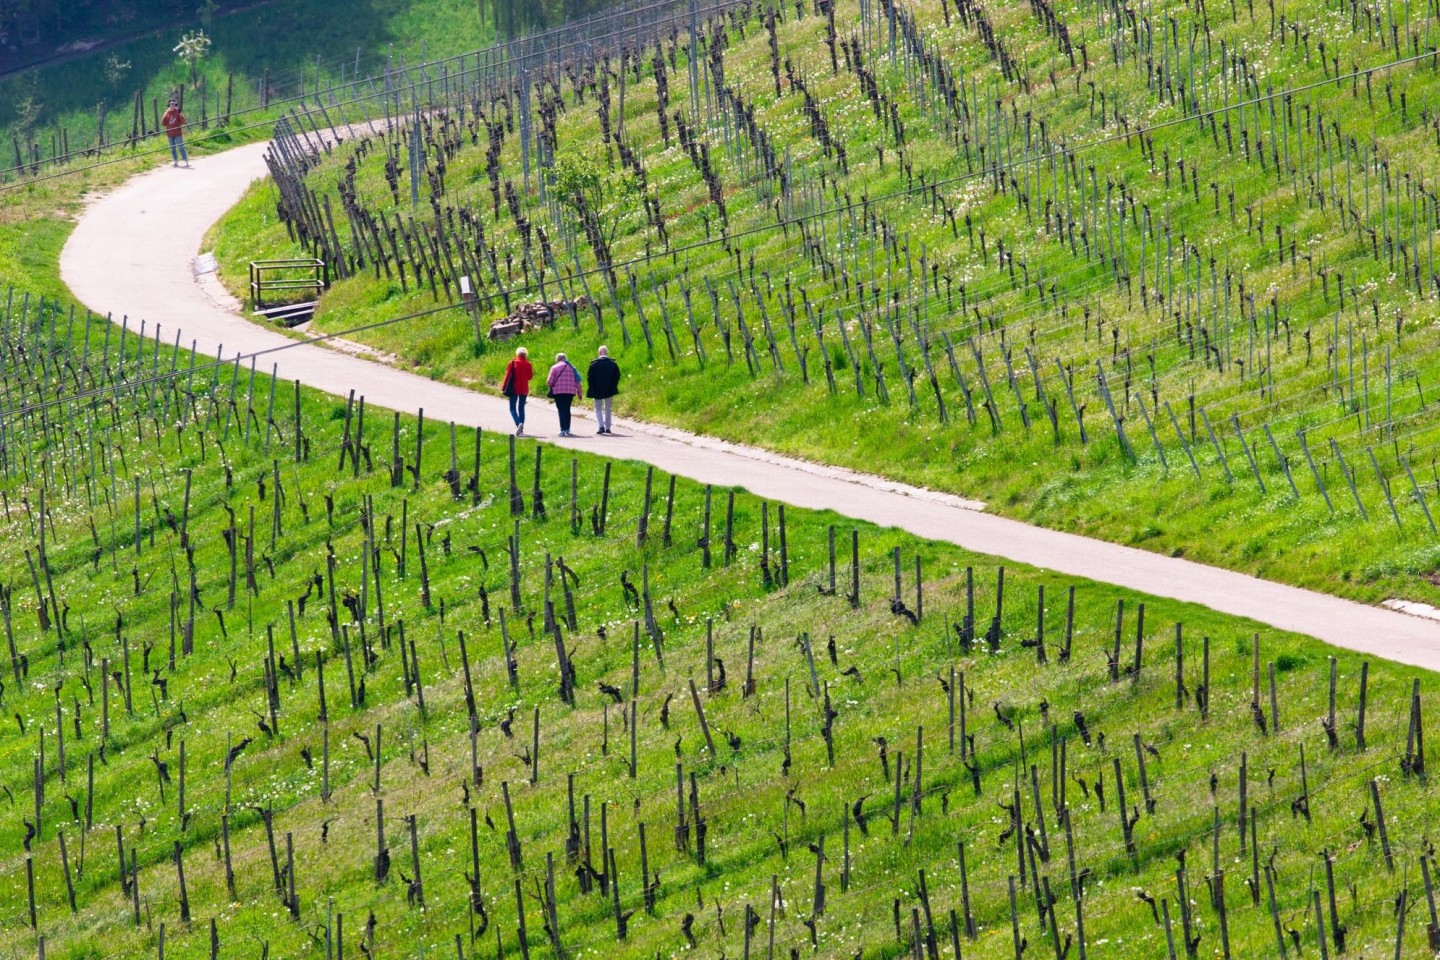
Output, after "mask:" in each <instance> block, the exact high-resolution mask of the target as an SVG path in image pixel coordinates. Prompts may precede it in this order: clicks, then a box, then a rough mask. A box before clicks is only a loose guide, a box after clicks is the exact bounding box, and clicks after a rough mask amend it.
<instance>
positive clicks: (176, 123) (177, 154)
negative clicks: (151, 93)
mask: <svg viewBox="0 0 1440 960" xmlns="http://www.w3.org/2000/svg"><path fill="white" fill-rule="evenodd" d="M160 126H162V127H164V128H165V136H167V137H169V138H170V166H172V167H174V166H178V165H179V163H180V161H182V160H183V161H185V166H187V167H188V166H190V157H189V155H188V154H186V153H185V114H183V113H181V112H180V104H179V103H177V102H176V101H174V100H171V101H170V102H169V103H168V104H166V105H165V114H164V116H162V117H161V118H160Z"/></svg>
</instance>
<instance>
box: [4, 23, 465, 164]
mask: <svg viewBox="0 0 1440 960" xmlns="http://www.w3.org/2000/svg"><path fill="white" fill-rule="evenodd" d="M194 29H196V24H194V23H176V24H174V25H172V26H171V27H169V28H166V29H158V30H153V31H151V32H150V33H148V34H146V35H145V36H143V37H140V38H138V39H135V40H131V41H128V42H125V43H122V44H120V45H119V46H117V47H114V48H111V49H107V50H105V51H97V52H95V53H93V54H90V55H87V56H84V57H81V58H78V59H75V60H70V61H67V62H64V63H61V64H57V65H55V66H50V67H38V68H35V69H32V70H29V71H26V72H25V73H23V74H19V75H16V76H14V77H10V78H8V79H6V80H4V81H0V131H3V132H4V134H5V140H6V142H7V143H8V142H9V140H10V139H11V134H12V133H14V132H17V131H16V124H17V120H18V119H19V118H20V117H21V116H22V115H23V113H24V103H25V101H26V100H27V98H28V99H29V100H30V101H32V103H34V104H38V106H39V112H38V115H33V116H32V117H31V118H30V119H31V124H30V127H29V129H28V131H18V132H20V133H21V134H22V136H25V138H26V139H27V140H34V141H37V142H39V143H41V145H42V153H43V155H44V156H45V157H47V158H48V157H49V156H50V134H51V132H52V131H54V130H59V129H62V128H63V129H65V130H66V131H68V134H69V138H70V146H71V148H72V149H80V148H82V147H85V146H89V145H91V144H93V142H94V140H95V137H96V133H97V129H98V127H97V122H96V116H97V109H98V105H99V104H102V103H103V104H105V105H106V111H107V113H108V114H109V117H108V120H107V123H106V131H107V138H108V139H109V140H110V141H111V142H114V141H123V140H124V139H125V138H126V137H128V136H129V133H130V127H131V112H132V111H131V107H132V101H133V99H134V96H135V93H136V92H137V91H141V92H142V93H143V99H144V102H145V105H146V111H147V123H149V124H150V126H151V128H152V129H153V128H154V122H153V120H152V119H149V113H150V110H151V101H152V100H155V99H158V100H159V101H160V106H161V108H162V109H163V107H164V103H165V100H166V99H167V98H168V97H169V96H171V95H172V94H173V92H174V91H175V90H176V89H177V88H178V87H180V86H184V87H186V91H187V92H186V97H187V100H188V101H189V102H188V103H187V109H186V114H187V116H188V117H189V118H190V119H191V120H192V121H195V122H196V123H198V122H199V121H200V119H201V112H202V111H201V107H200V105H199V104H198V103H196V102H195V101H196V100H197V99H198V98H199V97H201V96H202V95H203V96H205V97H206V98H207V101H208V107H207V108H206V109H207V111H208V116H209V117H210V118H215V117H217V116H219V115H220V113H221V112H222V111H221V109H220V108H219V107H217V100H216V97H217V94H218V95H219V96H220V103H222V104H223V100H224V97H225V93H226V90H227V86H226V85H227V81H228V78H230V77H232V76H233V77H234V90H233V94H232V110H233V111H237V112H238V111H242V110H247V109H252V108H255V107H257V106H258V105H259V97H258V87H259V84H260V81H261V78H262V77H263V76H264V74H265V71H266V70H269V72H270V81H271V85H272V91H273V96H274V97H276V98H279V97H291V96H295V95H297V94H299V93H300V92H301V91H302V88H303V90H304V91H309V92H310V93H311V94H312V95H313V92H314V90H315V85H316V82H317V62H318V63H319V75H318V79H319V81H320V83H321V86H322V87H325V88H327V89H328V87H327V85H338V84H339V83H340V82H341V80H342V76H343V79H345V80H346V81H347V82H350V81H353V80H354V79H355V76H356V67H357V65H358V66H359V68H360V76H361V77H369V76H376V75H379V74H382V73H383V72H384V70H385V68H386V65H387V63H396V64H398V63H400V62H415V61H418V60H421V59H440V58H443V57H449V56H454V55H456V54H460V53H464V52H468V51H471V50H475V49H478V48H480V47H483V46H485V45H486V44H488V43H490V42H491V39H492V36H493V32H492V30H491V27H490V25H489V24H488V23H487V24H484V25H482V24H481V22H480V20H479V15H478V11H477V8H476V5H475V4H473V3H470V2H468V0H422V2H417V3H407V4H401V5H396V4H391V3H384V2H381V0H361V2H358V3H353V4H349V5H347V7H346V11H345V15H344V16H335V9H334V6H333V4H327V3H323V2H319V0H277V2H274V3H267V4H261V5H258V6H256V7H255V8H253V9H246V10H241V11H237V12H234V13H229V14H226V15H223V16H219V17H217V18H216V19H215V20H214V22H213V23H212V25H211V27H210V29H209V30H207V31H206V32H207V33H208V35H209V36H210V37H211V39H212V41H213V45H212V47H211V53H210V55H209V57H207V58H206V59H205V60H204V61H202V63H201V69H200V71H199V73H198V75H197V78H196V81H192V79H191V77H190V75H189V70H188V68H187V67H186V66H185V65H184V64H182V63H180V62H179V61H178V60H177V59H176V56H175V54H174V52H173V47H174V46H175V44H176V42H177V41H178V40H179V39H180V36H181V34H182V33H188V32H191V31H193V30H194ZM112 56H113V57H115V58H117V59H118V60H119V62H121V63H128V64H129V69H128V70H126V71H124V72H123V75H122V76H121V77H119V78H118V82H112V79H111V78H110V77H108V76H107V73H106V61H107V60H108V59H109V58H110V57H112ZM342 71H343V73H342ZM200 77H203V82H204V86H203V88H202V87H201V86H200V84H199V82H198V80H199V78H200ZM5 165H6V166H7V167H9V166H11V165H13V158H12V159H11V160H9V161H7V162H6V164H5Z"/></svg>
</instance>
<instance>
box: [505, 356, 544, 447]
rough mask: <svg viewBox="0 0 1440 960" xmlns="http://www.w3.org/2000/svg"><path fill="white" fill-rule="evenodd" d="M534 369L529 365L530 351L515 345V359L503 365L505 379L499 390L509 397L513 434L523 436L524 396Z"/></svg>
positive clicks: (528, 391)
mask: <svg viewBox="0 0 1440 960" xmlns="http://www.w3.org/2000/svg"><path fill="white" fill-rule="evenodd" d="M534 375H535V369H534V368H533V367H531V366H530V352H529V351H528V350H526V349H525V348H524V347H517V348H516V350H515V359H513V360H511V361H510V362H509V363H507V364H506V365H505V379H504V380H503V381H502V382H501V384H500V392H501V393H503V394H505V396H507V397H509V398H510V419H511V420H514V421H515V436H517V437H523V436H525V398H526V397H528V396H529V395H530V378H531V377H533V376H534Z"/></svg>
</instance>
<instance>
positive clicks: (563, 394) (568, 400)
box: [545, 353, 585, 437]
mask: <svg viewBox="0 0 1440 960" xmlns="http://www.w3.org/2000/svg"><path fill="white" fill-rule="evenodd" d="M545 383H546V385H547V386H548V387H549V388H550V396H551V397H552V398H553V399H554V401H555V410H556V411H557V412H558V413H559V414H560V436H562V437H568V436H570V404H572V403H574V402H575V399H576V398H577V397H582V396H584V395H585V394H584V390H583V389H582V388H581V385H580V371H579V370H576V369H575V366H574V364H572V363H571V362H570V361H569V360H568V359H567V358H566V356H565V354H563V353H557V354H555V366H553V367H551V368H550V373H549V375H548V376H547V377H546V378H545Z"/></svg>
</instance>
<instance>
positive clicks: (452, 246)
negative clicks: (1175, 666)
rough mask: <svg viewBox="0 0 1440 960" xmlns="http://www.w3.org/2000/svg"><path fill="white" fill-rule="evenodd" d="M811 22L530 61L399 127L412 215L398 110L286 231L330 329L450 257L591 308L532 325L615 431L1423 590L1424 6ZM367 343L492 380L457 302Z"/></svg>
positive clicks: (220, 234) (458, 374) (806, 16)
mask: <svg viewBox="0 0 1440 960" xmlns="http://www.w3.org/2000/svg"><path fill="white" fill-rule="evenodd" d="M1252 7H1253V9H1252ZM826 10H827V8H826V7H824V6H822V7H821V8H819V12H817V11H816V10H815V9H812V8H811V7H809V6H808V5H801V7H800V8H798V9H797V8H795V7H793V6H785V7H784V8H783V9H781V8H779V7H777V8H774V10H773V12H766V8H765V7H764V6H763V5H757V6H754V7H750V8H746V11H747V12H741V11H735V12H732V14H731V15H729V16H727V17H724V18H707V19H705V20H703V21H702V22H701V24H700V25H699V29H698V30H697V33H696V35H697V38H698V39H697V43H698V44H699V45H700V47H701V50H702V52H701V54H700V56H699V57H698V58H697V59H696V62H695V64H694V70H693V71H692V69H691V64H690V59H689V49H690V44H691V40H690V32H689V24H688V22H683V23H680V24H679V25H678V27H677V30H676V32H675V33H674V34H673V35H667V37H666V38H665V39H664V40H662V41H661V43H660V44H659V46H658V47H647V48H645V49H641V50H632V51H630V52H629V54H628V55H627V56H626V57H625V58H624V60H623V61H622V59H621V58H620V57H619V56H618V55H615V54H613V53H612V56H611V58H610V59H609V60H608V61H603V62H601V63H599V64H598V65H597V64H591V63H590V62H588V61H585V60H584V58H583V57H578V56H577V57H573V58H572V59H571V60H570V61H566V62H557V65H556V66H555V67H554V68H553V69H552V70H551V71H549V72H548V73H546V72H545V71H542V70H535V71H532V74H531V75H530V76H529V77H528V78H527V82H528V84H529V89H528V92H527V95H526V96H525V97H521V96H520V94H519V89H520V88H519V87H518V85H517V81H516V80H515V78H513V77H499V78H497V79H496V80H495V81H494V82H493V83H488V84H481V85H480V87H479V91H478V92H479V96H478V97H476V96H474V95H472V94H471V93H470V92H468V91H467V92H466V93H465V95H464V97H463V98H461V97H457V98H454V99H452V102H451V104H450V106H449V109H448V110H445V111H443V112H436V113H434V114H432V115H431V116H430V117H429V118H428V119H427V120H426V122H425V123H424V125H423V127H422V130H421V137H420V141H419V142H420V144H421V149H422V151H423V158H422V162H421V163H420V164H419V165H418V166H419V169H420V170H421V171H422V172H421V174H420V178H419V181H418V183H417V184H416V185H415V187H416V192H417V193H418V196H419V204H418V205H416V206H412V203H411V196H412V184H411V173H410V169H411V164H410V162H409V161H410V155H411V150H412V142H414V137H413V131H412V130H411V129H410V128H409V127H403V128H396V129H394V130H389V131H384V132H382V133H381V134H378V135H375V136H367V137H365V138H363V139H360V140H357V141H355V142H354V143H353V144H352V146H351V148H350V149H346V150H340V151H337V152H335V153H334V154H332V155H328V156H323V157H318V158H316V159H315V163H314V164H313V166H312V167H311V168H310V169H308V170H307V171H306V172H305V175H304V181H305V183H306V185H307V186H309V187H310V188H311V189H313V190H315V191H317V192H319V193H320V194H322V195H328V196H329V198H330V200H331V203H332V207H333V209H334V215H335V219H336V231H335V234H334V236H333V237H332V236H331V235H330V234H329V232H328V230H327V229H325V228H324V227H323V226H322V225H317V224H310V225H309V226H310V230H309V232H308V234H306V235H307V236H308V237H309V238H310V239H309V243H308V246H309V247H310V249H311V250H312V251H314V252H318V253H320V254H321V255H323V256H327V257H328V258H329V259H331V260H341V261H344V262H345V264H346V266H347V270H348V271H349V272H350V276H349V277H348V278H347V279H345V280H343V281H342V282H341V283H339V284H337V285H336V286H335V288H334V289H333V290H332V291H331V292H330V293H329V294H328V296H327V297H326V299H325V301H324V303H323V304H322V310H321V315H320V319H319V321H318V322H319V326H320V328H321V329H324V330H326V331H338V330H344V329H348V328H351V327H360V326H363V325H365V324H367V323H370V322H372V321H374V320H378V319H386V318H393V317H396V316H401V315H404V314H406V313H407V312H410V311H414V310H416V309H418V308H420V307H423V306H425V305H428V304H430V303H432V302H433V301H435V300H437V299H438V300H446V299H450V298H453V297H455V296H456V289H457V287H458V282H457V280H458V275H460V274H462V273H468V274H470V275H471V276H472V278H473V280H474V282H475V284H476V285H477V286H478V287H479V289H480V293H481V307H482V311H483V319H484V320H486V321H488V320H490V319H491V318H493V317H496V316H500V315H503V314H504V313H505V312H506V310H507V306H506V304H507V302H509V303H510V305H511V306H513V305H514V303H516V302H521V301H527V300H533V299H539V298H541V297H545V298H549V299H555V298H557V297H560V296H563V297H566V298H576V297H582V296H584V297H587V298H589V299H591V300H593V301H594V302H595V303H596V304H597V307H598V309H591V308H581V309H579V310H578V311H576V312H575V314H574V316H573V317H566V318H562V321H561V322H560V323H559V324H557V327H556V329H555V330H554V331H553V332H545V333H538V334H535V335H532V336H531V338H530V341H529V342H530V344H531V347H532V349H534V350H536V351H538V352H539V353H540V354H542V355H544V354H548V353H550V352H553V351H554V350H556V349H568V350H570V351H571V352H572V354H581V355H586V354H588V352H589V351H592V350H593V349H594V348H595V347H596V346H597V345H598V344H599V343H601V342H605V343H607V344H608V345H609V346H610V347H611V349H612V350H613V351H616V352H617V354H618V356H619V359H620V360H621V363H622V365H623V366H624V367H625V368H626V370H627V373H628V379H627V381H626V384H625V388H624V393H623V394H622V397H621V404H622V407H623V410H624V412H625V413H627V414H630V415H635V416H641V417H646V418H651V419H655V420H661V421H665V422H669V423H675V424H677V425H680V426H684V427H687V428H691V429H695V430H700V431H704V432H708V433H713V434H717V435H720V436H724V437H727V438H731V439H735V440H742V441H746V442H751V443H758V444H761V445H765V446H769V447H773V448H776V449H780V450H783V451H785V452H788V453H793V454H798V455H801V456H806V457H812V458H815V459H819V460H825V461H831V462H837V463H842V464H845V465H848V466H854V467H858V468H862V469H867V470H873V471H877V472H880V473H884V474H886V475H889V476H894V477H897V478H901V479H905V480H910V481H914V482H918V483H923V484H928V485H932V486H935V487H939V488H942V489H946V490H952V491H955V492H959V493H963V494H966V495H969V496H973V497H976V498H979V499H983V500H985V501H987V502H988V503H989V504H990V505H991V506H992V508H993V509H996V510H1000V511H1003V512H1005V513H1008V514H1011V515H1014V516H1017V517H1021V518H1024V519H1027V520H1031V521H1035V522H1040V523H1044V524H1047V525H1050V526H1054V527H1058V528H1062V529H1067V530H1073V531H1076V532H1081V533H1087V534H1092V535H1096V536H1102V537H1107V538H1110V539H1114V540H1117V541H1120V542H1125V543H1132V544H1136V545H1140V546H1144V547H1146V548H1149V549H1154V550H1157V551H1161V552H1165V553H1171V554H1184V555H1187V556H1189V557H1192V558H1194V559H1199V560H1203V561H1206V562H1210V563H1219V564H1225V565H1228V566H1232V567H1235V568H1238V569H1242V570H1246V571H1249V572H1254V573H1257V574H1260V575H1262V576H1267V577H1273V578H1277V579H1282V580H1287V581H1290V582H1294V583H1299V584H1303V585H1306V586H1312V587H1318V588H1321V589H1325V590H1330V591H1335V592H1338V593H1342V594H1345V595H1349V596H1354V597H1357V598H1360V599H1365V600H1374V599H1379V598H1381V597H1384V596H1393V595H1402V596H1409V597H1414V598H1418V599H1429V600H1432V601H1434V600H1436V599H1440V594H1437V590H1436V588H1435V587H1434V586H1433V584H1432V582H1431V579H1432V575H1433V573H1434V571H1435V569H1436V565H1437V559H1440V558H1437V553H1436V550H1435V547H1434V544H1433V530H1434V526H1433V525H1432V522H1433V516H1432V515H1433V513H1434V511H1435V509H1436V508H1437V506H1440V503H1437V501H1436V495H1437V494H1440V474H1437V473H1436V470H1437V466H1436V464H1437V460H1436V456H1437V452H1436V451H1437V448H1436V439H1437V422H1436V417H1435V411H1436V406H1435V403H1434V399H1435V397H1434V395H1435V389H1434V384H1435V382H1436V370H1435V364H1434V361H1433V357H1434V355H1435V350H1434V346H1435V342H1434V337H1435V334H1434V329H1435V328H1434V323H1433V321H1434V319H1435V317H1436V311H1435V302H1436V300H1435V298H1436V295H1437V291H1440V286H1437V281H1436V280H1435V271H1434V261H1433V253H1432V251H1433V234H1434V230H1435V228H1436V226H1437V224H1440V220H1437V217H1440V214H1437V210H1440V206H1437V201H1436V198H1435V196H1434V193H1433V187H1432V184H1433V183H1434V182H1435V177H1436V170H1435V162H1436V161H1435V156H1436V154H1435V152H1434V149H1433V146H1432V144H1433V143H1434V141H1435V139H1436V137H1437V135H1440V134H1437V130H1440V127H1437V126H1436V124H1437V122H1440V121H1437V118H1436V116H1435V114H1434V110H1433V103H1434V102H1435V97H1436V94H1437V87H1436V83H1437V80H1436V78H1437V76H1440V74H1437V73H1436V71H1435V69H1434V67H1435V62H1434V57H1433V56H1430V55H1429V54H1428V53H1427V51H1428V50H1430V48H1431V46H1433V45H1434V39H1435V38H1434V35H1433V31H1434V29H1435V27H1434V24H1433V20H1434V18H1433V17H1432V16H1431V15H1430V14H1431V11H1429V10H1421V9H1420V8H1419V7H1394V8H1386V9H1385V10H1382V11H1380V12H1378V13H1377V12H1376V11H1374V10H1369V9H1367V8H1364V7H1362V6H1360V5H1347V4H1344V3H1323V2H1314V3H1305V4H1301V5H1298V6H1297V5H1295V4H1289V5H1285V7H1284V8H1283V9H1282V8H1281V7H1279V6H1276V7H1275V8H1274V9H1271V8H1269V7H1266V6H1264V5H1261V4H1255V5H1251V6H1247V5H1245V4H1236V5H1234V6H1219V7H1197V6H1194V5H1190V4H1180V3H1173V4H1160V5H1151V4H1147V5H1146V7H1145V8H1144V9H1143V10H1122V9H1120V8H1115V7H1113V6H1112V5H1108V4H1103V3H1096V2H1091V0H1074V2H1058V3H1053V4H1051V3H1035V4H1030V5H1024V6H1015V5H1012V6H1010V7H1005V8H1003V9H1002V8H1000V7H998V6H994V5H989V6H987V5H985V4H977V3H969V2H962V3H959V4H958V5H957V4H954V3H949V2H944V3H942V2H941V0H921V2H899V3H894V4H891V3H871V2H868V0H866V2H864V3H861V2H859V0H854V2H850V0H840V2H836V3H835V4H833V5H830V6H829V7H828V10H829V14H828V15H827V12H826ZM832 22H833V27H832ZM996 37H998V38H999V39H998V40H996V39H994V38H996ZM622 75H623V79H622ZM692 76H693V81H692ZM622 91H623V92H622ZM527 111H528V113H527ZM527 137H528V140H527ZM391 156H393V157H395V158H396V163H395V164H394V166H393V168H392V170H391V175H389V176H387V172H386V158H387V157H391ZM352 162H353V169H351V168H350V165H352ZM527 163H528V166H529V169H528V171H527V169H526V165H527ZM547 184H548V186H547ZM577 197H579V198H581V201H582V202H577V199H576V198H577ZM276 200H277V195H276V194H275V193H274V192H273V189H272V188H270V187H266V186H260V187H257V188H256V189H255V191H253V192H252V194H251V196H250V197H249V198H247V200H246V201H245V202H244V203H243V204H242V205H241V206H240V207H238V208H237V209H236V210H235V211H234V213H233V215H232V216H231V217H230V218H229V219H228V220H227V222H226V223H224V224H222V225H221V227H220V228H219V229H218V230H217V231H216V234H215V237H214V240H215V246H216V248H217V250H218V251H219V252H220V254H221V255H222V259H223V261H224V262H225V263H226V264H227V268H226V273H225V275H226V276H227V277H228V279H229V280H230V282H232V283H233V284H238V283H239V282H240V281H241V280H242V279H243V271H244V267H243V265H244V263H245V261H246V260H248V259H249V258H250V257H251V256H252V255H254V254H257V253H269V252H294V250H295V249H296V247H295V242H294V239H293V238H292V236H291V235H290V234H289V233H288V232H287V228H286V226H285V225H284V224H283V223H282V222H280V221H279V220H277V218H276V217H275V203H276ZM288 215H289V216H291V217H292V218H299V219H302V220H303V219H304V218H305V217H307V216H309V214H308V213H307V212H306V211H302V210H292V211H288ZM382 217H383V221H382ZM542 233H543V236H542ZM432 237H433V238H434V240H433V243H434V244H435V246H433V247H432V239H431V238H432ZM392 239H393V244H392ZM357 336H358V338H360V339H362V340H366V341H367V342H370V343H372V344H374V345H375V346H377V347H380V348H382V349H384V350H386V351H388V352H392V353H396V354H399V355H400V356H402V357H403V358H404V359H405V360H406V361H408V362H410V363H412V364H414V365H416V366H418V367H420V368H422V369H425V370H427V371H430V372H432V373H434V374H435V375H437V376H443V377H446V378H449V379H452V380H455V381H457V382H462V383H469V384H482V385H484V384H496V383H498V382H499V379H500V372H499V371H500V368H501V365H502V364H503V362H504V351H494V352H484V351H477V350H476V348H475V345H474V343H473V342H472V335H471V322H470V320H469V319H468V318H467V317H465V316H464V315H463V314H460V313H457V314H455V315H454V317H453V319H451V320H450V321H448V322H441V321H433V320H432V321H427V322H426V323H425V324H423V325H419V324H390V325H387V326H381V327H376V328H374V329H371V330H368V331H366V332H363V333H359V334H357ZM747 341H748V342H749V343H750V344H751V347H750V348H748V349H747V347H746V343H747ZM477 353H478V355H477ZM1112 408H1113V411H1112ZM1122 433H1123V435H1122ZM1192 458H1193V460H1192Z"/></svg>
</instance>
